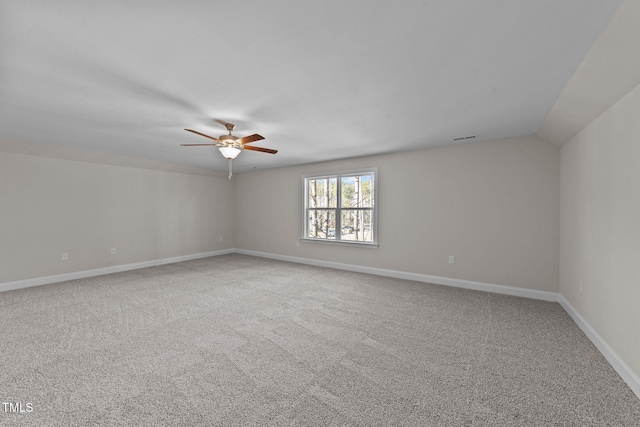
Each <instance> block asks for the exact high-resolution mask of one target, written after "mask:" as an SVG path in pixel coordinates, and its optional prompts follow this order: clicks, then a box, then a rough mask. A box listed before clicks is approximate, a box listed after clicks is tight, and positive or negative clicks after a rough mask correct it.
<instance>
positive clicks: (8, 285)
mask: <svg viewBox="0 0 640 427" xmlns="http://www.w3.org/2000/svg"><path fill="white" fill-rule="evenodd" d="M234 252H235V250H234V249H223V250H220V251H211V252H203V253H199V254H192V255H183V256H177V257H172V258H163V259H156V260H151V261H142V262H136V263H133V264H124V265H114V266H113V267H104V268H96V269H94V270H84V271H75V272H73V273H64V274H56V275H55V276H44V277H36V278H33V279H25V280H18V281H15V282H5V283H0V292H3V291H11V290H14V289H22V288H30V287H32V286H40V285H47V284H49V283H57V282H65V281H67V280H75V279H84V278H85V277H93V276H102V275H103V274H111V273H119V272H121V271H128V270H136V269H138V268H147V267H155V266H157V265H163V264H173V263H174V262H181V261H189V260H193V259H199V258H208V257H211V256H216V255H225V254H231V253H234Z"/></svg>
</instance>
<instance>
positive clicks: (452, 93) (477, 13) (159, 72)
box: [0, 0, 620, 172]
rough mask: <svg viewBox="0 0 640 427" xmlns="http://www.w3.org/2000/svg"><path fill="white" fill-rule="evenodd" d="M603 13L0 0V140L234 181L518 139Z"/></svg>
mask: <svg viewBox="0 0 640 427" xmlns="http://www.w3.org/2000/svg"><path fill="white" fill-rule="evenodd" d="M619 4H620V1H619V0H608V1H602V0H562V1H558V0H438V1H436V0H423V1H417V0H415V1H409V0H404V1H401V2H391V1H388V0H387V1H382V0H375V1H372V0H349V1H345V0H341V1H340V0H323V1H317V2H305V1H299V0H272V1H269V2H261V1H258V0H234V1H180V2H177V1H168V0H165V1H158V0H156V1H142V0H130V1H109V2H106V1H105V2H89V1H81V0H74V1H72V0H57V1H51V0H29V1H18V0H16V1H11V0H2V1H0V138H6V139H11V140H14V141H15V140H17V141H28V142H34V143H45V144H54V145H59V146H65V147H75V148H82V149H87V150H94V151H99V152H103V153H113V154H118V155H123V156H132V157H140V158H145V159H150V160H156V161H162V162H175V163H180V164H184V165H190V166H197V167H207V168H213V169H217V170H225V169H226V168H227V163H226V160H225V159H224V158H223V157H222V156H221V155H220V154H219V153H217V152H216V150H215V149H214V148H211V147H204V148H201V147H194V148H186V147H180V146H179V144H185V143H186V144H188V143H206V142H207V140H206V139H204V138H201V137H198V136H196V135H193V134H191V133H188V132H185V131H184V130H182V129H183V128H192V129H195V130H198V131H200V132H204V133H207V134H210V135H214V136H218V135H221V134H223V133H224V128H223V127H222V126H220V125H219V124H217V123H216V122H214V121H213V119H212V118H213V117H215V118H220V119H223V120H227V121H231V122H233V123H235V124H236V125H237V127H236V132H234V134H236V135H237V136H245V135H249V134H252V133H260V134H261V135H263V136H264V137H265V138H266V140H264V141H260V142H259V143H257V144H254V145H258V146H263V147H268V148H273V149H277V150H279V153H278V154H276V155H275V156H274V155H269V154H264V153H258V152H244V153H242V154H241V155H240V156H239V157H238V159H237V160H236V161H234V170H235V171H236V172H243V171H248V170H251V169H253V168H260V169H263V168H273V167H280V166H287V165H294V164H302V163H310V162H317V161H323V160H332V159H339V158H348V157H357V156H364V155H370V154H379V153H386V152H391V151H397V150H412V149H419V148H427V147H433V146H439V145H445V144H452V143H453V141H452V139H453V138H455V137H459V136H466V135H475V134H477V135H478V136H479V137H478V139H477V140H492V139H501V138H508V137H515V136H523V135H531V134H534V133H535V132H536V129H537V128H538V126H539V125H540V123H541V122H542V120H543V119H544V118H545V116H546V115H547V113H548V112H549V111H550V109H551V108H552V106H553V105H554V103H555V101H556V99H557V98H558V96H559V95H560V94H561V92H562V91H563V89H564V88H565V86H566V84H567V82H568V81H569V79H570V78H571V76H572V75H573V73H574V72H575V70H576V69H577V67H578V66H579V65H580V63H581V61H582V60H583V58H585V55H586V54H587V52H588V51H589V49H590V48H591V46H592V45H593V44H594V42H595V40H596V39H597V38H598V36H599V34H600V33H601V32H602V30H603V29H604V27H605V25H606V24H607V22H608V21H609V19H610V18H611V16H612V15H613V13H614V12H615V10H616V8H617V6H618V5H619Z"/></svg>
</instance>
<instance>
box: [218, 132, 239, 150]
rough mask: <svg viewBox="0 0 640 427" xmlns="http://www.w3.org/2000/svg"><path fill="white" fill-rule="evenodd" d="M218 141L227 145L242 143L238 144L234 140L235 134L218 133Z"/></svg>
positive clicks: (233, 145) (235, 138)
mask: <svg viewBox="0 0 640 427" xmlns="http://www.w3.org/2000/svg"><path fill="white" fill-rule="evenodd" d="M219 139H220V141H222V143H223V144H227V146H232V147H235V146H238V145H242V144H238V143H237V142H236V140H237V139H238V137H237V136H233V135H220V138H219Z"/></svg>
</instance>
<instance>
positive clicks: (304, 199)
mask: <svg viewBox="0 0 640 427" xmlns="http://www.w3.org/2000/svg"><path fill="white" fill-rule="evenodd" d="M366 174H373V208H372V210H373V241H372V242H358V241H353V240H341V239H339V238H338V236H342V234H341V233H340V234H338V233H336V239H333V240H329V239H319V238H313V237H307V235H308V233H307V226H308V222H309V221H308V220H307V210H308V206H307V203H308V201H309V199H308V196H309V194H308V192H309V189H308V186H307V185H306V183H307V180H308V179H327V178H337V182H338V187H337V188H336V197H337V200H336V207H335V208H328V209H331V210H335V211H336V222H337V224H336V230H338V229H340V228H339V227H338V224H339V223H340V222H341V221H342V218H341V215H340V213H341V212H342V209H343V208H342V207H341V206H340V205H341V200H340V198H341V192H340V188H341V185H342V184H341V179H340V178H342V177H344V176H353V175H366ZM379 193H380V191H379V188H378V168H377V167H370V168H362V169H350V170H342V171H336V172H326V173H311V174H305V175H302V232H301V233H302V234H301V237H300V240H301V241H302V242H313V243H321V244H329V245H350V246H358V247H369V248H377V247H378V222H379V221H378V200H379V199H378V194H379ZM344 209H345V210H350V209H353V208H344ZM359 209H366V210H369V209H370V208H359ZM340 225H341V224H340Z"/></svg>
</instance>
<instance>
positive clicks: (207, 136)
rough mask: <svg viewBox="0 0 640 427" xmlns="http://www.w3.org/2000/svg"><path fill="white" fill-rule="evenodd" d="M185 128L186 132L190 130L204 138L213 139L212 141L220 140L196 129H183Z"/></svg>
mask: <svg viewBox="0 0 640 427" xmlns="http://www.w3.org/2000/svg"><path fill="white" fill-rule="evenodd" d="M185 130H186V131H187V132H192V133H195V134H196V135H200V136H204V137H205V138H209V139H213V140H214V141H217V142H220V140H219V139H218V138H214V137H213V136H209V135H205V134H204V133H200V132H198V131H195V130H191V129H185Z"/></svg>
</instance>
